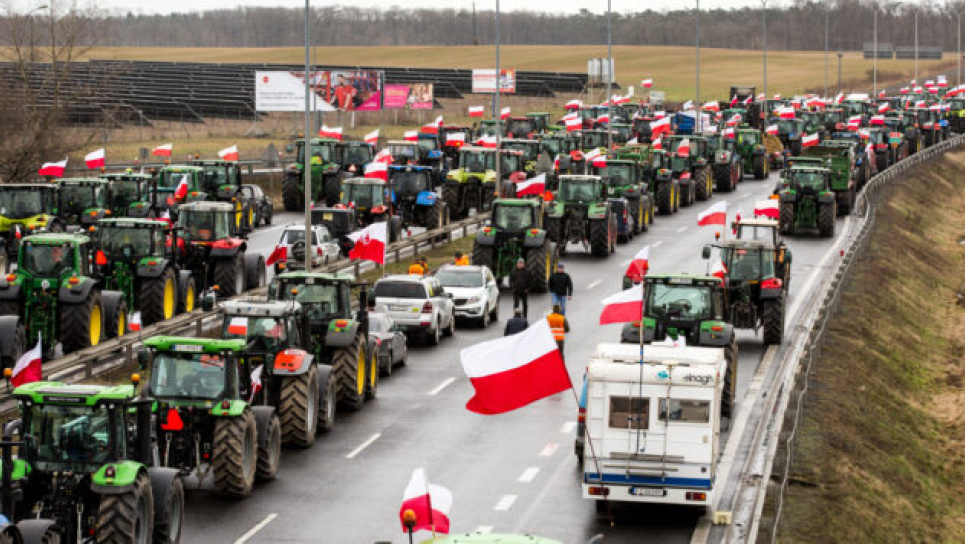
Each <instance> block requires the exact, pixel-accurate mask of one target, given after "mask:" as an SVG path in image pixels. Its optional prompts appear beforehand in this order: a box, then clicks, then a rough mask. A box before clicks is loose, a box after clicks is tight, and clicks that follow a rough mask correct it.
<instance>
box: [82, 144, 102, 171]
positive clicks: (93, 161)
mask: <svg viewBox="0 0 965 544" xmlns="http://www.w3.org/2000/svg"><path fill="white" fill-rule="evenodd" d="M84 162H85V163H87V168H89V169H91V170H94V169H95V168H104V166H105V165H106V164H107V162H106V159H105V155H104V148H103V147H102V148H100V149H98V150H97V151H91V152H90V153H88V154H87V155H84Z"/></svg>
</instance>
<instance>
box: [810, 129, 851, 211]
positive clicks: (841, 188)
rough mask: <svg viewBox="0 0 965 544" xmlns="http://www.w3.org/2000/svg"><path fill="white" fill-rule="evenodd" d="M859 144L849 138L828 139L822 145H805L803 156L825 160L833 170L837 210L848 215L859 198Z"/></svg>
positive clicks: (833, 189)
mask: <svg viewBox="0 0 965 544" xmlns="http://www.w3.org/2000/svg"><path fill="white" fill-rule="evenodd" d="M856 148H857V145H856V144H855V143H854V142H852V141H848V140H826V141H824V142H821V144H820V145H813V146H810V147H805V148H804V150H803V151H802V152H801V156H802V157H807V158H817V159H822V160H824V164H825V167H826V168H828V169H829V170H830V171H831V190H832V191H834V195H835V197H836V198H837V201H838V204H837V210H838V213H839V214H841V215H848V214H850V213H851V210H853V209H854V203H855V199H856V198H857V191H858V189H857V178H858V174H857V172H858V168H860V167H861V165H860V164H858V160H857V156H856V153H855V150H856Z"/></svg>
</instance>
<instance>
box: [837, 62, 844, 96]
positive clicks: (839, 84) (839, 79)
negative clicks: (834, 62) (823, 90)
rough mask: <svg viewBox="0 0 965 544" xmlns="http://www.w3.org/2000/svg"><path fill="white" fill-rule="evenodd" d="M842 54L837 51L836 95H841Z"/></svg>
mask: <svg viewBox="0 0 965 544" xmlns="http://www.w3.org/2000/svg"><path fill="white" fill-rule="evenodd" d="M842 56H844V53H842V52H840V51H838V94H841V57H842Z"/></svg>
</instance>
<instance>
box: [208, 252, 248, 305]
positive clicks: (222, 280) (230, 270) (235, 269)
mask: <svg viewBox="0 0 965 544" xmlns="http://www.w3.org/2000/svg"><path fill="white" fill-rule="evenodd" d="M214 283H215V285H217V286H218V296H219V297H225V298H228V297H233V296H235V295H240V294H241V293H244V292H245V254H244V253H242V252H240V251H239V252H238V253H237V254H235V256H234V257H225V258H223V259H218V260H217V261H215V263H214Z"/></svg>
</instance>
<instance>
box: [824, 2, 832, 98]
mask: <svg viewBox="0 0 965 544" xmlns="http://www.w3.org/2000/svg"><path fill="white" fill-rule="evenodd" d="M830 13H831V5H830V4H829V3H828V1H827V0H826V1H825V2H824V96H828V16H829V14H830Z"/></svg>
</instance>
